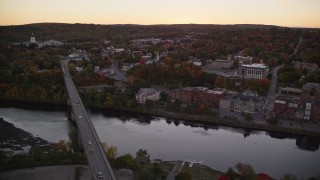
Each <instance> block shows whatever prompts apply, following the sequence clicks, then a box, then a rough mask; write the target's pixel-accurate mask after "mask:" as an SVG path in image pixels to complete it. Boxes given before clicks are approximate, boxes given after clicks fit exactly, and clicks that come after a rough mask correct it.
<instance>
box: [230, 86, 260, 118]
mask: <svg viewBox="0 0 320 180" xmlns="http://www.w3.org/2000/svg"><path fill="white" fill-rule="evenodd" d="M261 108H262V99H261V98H260V97H259V96H258V93H256V92H253V91H250V90H247V91H244V92H243V93H241V94H239V95H238V96H236V97H235V99H234V107H233V109H234V111H236V112H248V113H254V112H257V111H260V110H261Z"/></svg>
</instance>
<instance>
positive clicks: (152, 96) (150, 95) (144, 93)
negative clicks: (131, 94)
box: [136, 88, 160, 104]
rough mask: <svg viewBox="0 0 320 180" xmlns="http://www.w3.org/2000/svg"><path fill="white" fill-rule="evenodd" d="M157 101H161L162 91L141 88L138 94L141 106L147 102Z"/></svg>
mask: <svg viewBox="0 0 320 180" xmlns="http://www.w3.org/2000/svg"><path fill="white" fill-rule="evenodd" d="M147 99H148V100H151V101H157V100H159V99H160V91H157V90H156V89H153V88H141V89H140V90H139V92H138V93H137V94H136V100H137V101H138V102H139V103H140V104H144V103H145V102H146V100H147Z"/></svg>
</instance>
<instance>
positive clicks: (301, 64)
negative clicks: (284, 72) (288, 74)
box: [294, 61, 319, 71]
mask: <svg viewBox="0 0 320 180" xmlns="http://www.w3.org/2000/svg"><path fill="white" fill-rule="evenodd" d="M294 67H295V68H296V69H298V70H299V71H302V70H304V69H307V70H308V71H318V70H319V66H318V64H316V63H306V62H299V61H297V62H295V63H294Z"/></svg>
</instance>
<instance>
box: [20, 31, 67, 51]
mask: <svg viewBox="0 0 320 180" xmlns="http://www.w3.org/2000/svg"><path fill="white" fill-rule="evenodd" d="M23 44H24V45H25V46H27V47H29V46H30V45H32V44H36V45H38V47H39V48H41V47H44V46H54V47H56V46H61V45H63V44H64V43H63V42H60V41H56V40H53V39H52V40H49V41H45V42H37V41H36V37H35V36H34V34H33V33H32V34H31V37H30V41H29V42H24V43H23Z"/></svg>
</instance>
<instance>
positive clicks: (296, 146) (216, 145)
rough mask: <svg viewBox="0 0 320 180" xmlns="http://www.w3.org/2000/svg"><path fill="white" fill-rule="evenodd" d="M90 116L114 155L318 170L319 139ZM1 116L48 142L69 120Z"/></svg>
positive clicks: (27, 113) (60, 115)
mask: <svg viewBox="0 0 320 180" xmlns="http://www.w3.org/2000/svg"><path fill="white" fill-rule="evenodd" d="M89 115H90V117H91V120H92V121H93V124H94V126H95V128H96V130H97V133H98V135H99V137H100V139H101V141H102V142H106V143H107V144H108V145H113V146H116V147H117V148H118V155H122V154H125V153H131V154H135V153H136V152H137V151H138V150H139V149H146V150H148V152H149V153H150V155H151V158H152V159H154V158H157V159H162V160H185V159H188V160H189V159H192V160H197V161H203V162H204V164H206V165H208V166H210V167H212V168H213V169H216V170H220V171H227V169H228V168H229V167H234V166H235V165H236V164H237V163H238V162H242V163H249V164H250V165H252V166H253V167H254V169H255V171H256V172H257V173H260V172H264V173H267V174H269V175H271V176H272V177H274V178H276V179H279V178H280V177H282V176H283V175H284V174H286V173H290V174H294V175H296V176H297V177H298V178H306V177H310V176H319V175H320V150H319V139H315V138H308V137H302V136H294V135H287V134H279V133H278V134H274V133H273V134H272V133H268V132H265V131H248V130H244V129H240V128H230V127H225V126H216V127H213V126H211V127H194V126H192V127H191V126H190V125H187V124H183V123H182V122H181V123H177V122H172V121H170V120H167V119H165V118H159V117H145V116H139V115H132V114H127V113H114V112H113V113H100V112H89ZM1 117H2V118H3V119H4V120H5V121H7V122H10V123H12V124H13V125H14V126H16V127H17V128H21V129H23V130H25V131H27V132H30V133H32V134H33V135H34V136H39V137H41V138H42V139H45V140H47V141H49V142H58V141H59V140H67V141H68V140H69V137H68V133H69V128H70V126H72V123H70V122H69V121H68V120H67V113H66V112H63V111H41V110H24V109H18V108H0V118H1ZM0 135H1V132H0Z"/></svg>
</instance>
